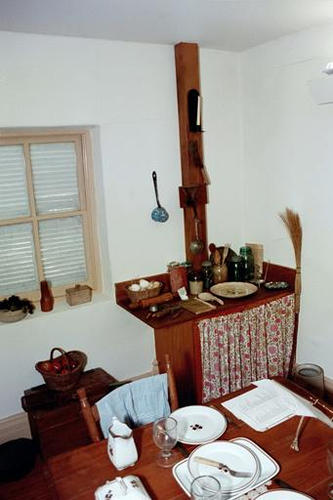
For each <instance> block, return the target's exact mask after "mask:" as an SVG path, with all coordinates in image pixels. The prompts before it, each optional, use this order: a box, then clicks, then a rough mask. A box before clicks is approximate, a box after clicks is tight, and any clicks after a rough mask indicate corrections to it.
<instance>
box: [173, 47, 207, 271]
mask: <svg viewBox="0 0 333 500" xmlns="http://www.w3.org/2000/svg"><path fill="white" fill-rule="evenodd" d="M175 59H176V77H177V95H178V116H179V138H180V152H181V166H182V186H181V187H180V203H181V207H182V208H183V209H184V233H185V251H186V259H187V260H190V261H191V262H192V263H193V267H194V269H198V268H200V266H201V262H202V261H203V260H206V259H207V227H206V207H205V203H207V190H206V178H205V171H204V168H203V147H202V132H201V112H200V106H201V101H202V100H201V98H200V99H199V101H198V102H199V104H198V116H200V122H199V123H198V124H197V129H198V130H197V131H191V130H190V123H189V119H190V114H191V113H190V112H189V100H190V99H191V98H192V97H193V95H194V96H195V93H194V92H193V91H194V90H195V91H196V93H197V95H199V96H200V73H199V48H198V45H197V44H195V43H179V44H178V45H176V46H175ZM189 93H190V98H189ZM192 115H193V113H192ZM191 128H192V130H193V126H192V127H191ZM194 128H195V127H194ZM193 205H195V207H194V206H193ZM195 214H196V215H197V218H198V219H199V220H200V224H199V225H198V228H199V238H200V240H201V241H202V242H203V244H204V249H203V251H202V252H201V253H199V254H197V255H193V254H192V253H191V250H190V244H191V241H194V240H195V239H196V238H197V237H196V230H195V222H194V218H195Z"/></svg>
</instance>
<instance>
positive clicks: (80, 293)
mask: <svg viewBox="0 0 333 500" xmlns="http://www.w3.org/2000/svg"><path fill="white" fill-rule="evenodd" d="M91 297H92V288H90V286H88V285H76V286H75V287H74V288H67V290H66V300H67V303H68V304H69V305H70V306H77V305H78V304H84V303H85V302H90V301H91Z"/></svg>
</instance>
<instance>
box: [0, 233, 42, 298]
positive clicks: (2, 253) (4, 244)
mask: <svg viewBox="0 0 333 500" xmlns="http://www.w3.org/2000/svg"><path fill="white" fill-rule="evenodd" d="M0 263H1V265H0V295H10V294H13V293H16V292H17V291H18V290H22V291H28V290H36V289H37V288H38V285H39V280H38V277H37V270H36V260H35V252H34V241H33V234H32V224H13V225H10V226H1V227H0Z"/></svg>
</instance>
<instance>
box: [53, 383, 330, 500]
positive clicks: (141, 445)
mask: <svg viewBox="0 0 333 500" xmlns="http://www.w3.org/2000/svg"><path fill="white" fill-rule="evenodd" d="M279 381H280V382H281V383H283V384H284V385H287V387H288V388H289V389H292V390H295V392H300V393H302V392H303V391H302V390H300V391H299V390H298V388H297V386H295V385H294V384H293V383H291V382H289V381H286V380H284V379H281V380H279ZM251 389H254V386H250V387H248V388H246V389H242V390H240V391H237V392H236V393H233V394H229V395H227V396H224V397H222V398H219V399H215V400H213V401H211V402H210V403H209V405H210V406H213V407H215V408H216V409H218V410H219V411H221V412H222V413H223V414H224V415H225V416H226V418H227V420H228V426H227V429H226V431H225V433H224V434H223V435H222V436H221V437H220V438H219V439H222V440H230V439H234V438H237V437H245V438H248V439H250V440H252V441H254V442H255V443H256V444H257V445H259V446H260V447H261V448H263V449H264V450H265V451H266V452H267V453H268V454H269V455H271V457H273V458H274V459H275V460H276V461H277V462H278V464H279V466H280V471H279V473H278V474H277V476H276V478H274V480H273V481H272V484H270V485H268V486H267V487H268V489H276V488H281V485H280V484H279V483H278V480H279V479H280V480H283V481H284V482H286V483H288V485H289V486H290V487H291V488H294V489H296V490H298V491H300V492H303V493H307V494H308V495H310V496H311V497H313V498H314V499H316V500H326V499H327V498H328V495H327V488H328V483H329V480H330V475H329V472H328V466H327V462H326V455H327V443H328V441H329V440H330V439H332V438H333V430H332V429H331V428H330V427H329V426H327V425H326V424H324V423H322V422H321V421H319V420H317V419H314V418H307V419H306V421H305V423H304V426H303V429H302V432H301V435H300V440H299V444H300V451H298V452H297V451H294V450H293V449H291V447H290V445H291V442H292V441H293V438H294V436H295V432H296V428H297V426H298V423H299V420H300V417H297V416H296V417H292V418H290V419H289V420H286V421H285V422H282V423H281V424H279V425H276V426H275V427H273V428H271V429H269V430H267V431H265V432H258V431H255V430H254V429H252V428H251V427H249V426H248V425H247V424H245V423H244V422H242V421H241V420H238V419H237V418H236V417H235V416H234V415H233V414H232V413H230V412H229V411H228V410H227V409H226V408H224V407H222V406H221V403H222V402H223V401H226V400H228V399H230V398H232V397H235V396H236V395H238V394H241V393H243V392H246V391H248V390H251ZM134 439H135V443H136V446H137V449H138V455H139V459H138V461H137V463H136V464H135V465H134V466H133V467H129V468H126V469H124V470H122V471H118V470H117V469H115V467H114V466H113V464H112V463H111V462H110V460H109V457H108V454H107V441H106V440H103V441H100V442H98V443H92V444H90V445H87V446H82V447H80V448H76V449H74V450H72V451H68V452H65V453H62V454H60V455H56V456H54V457H52V458H49V460H48V461H47V466H46V474H47V479H48V484H49V485H50V491H51V493H52V495H53V497H54V498H55V499H58V500H74V499H75V500H88V499H89V500H91V499H93V498H94V492H95V490H96V489H97V488H98V487H99V486H101V485H103V484H104V483H105V482H106V481H110V480H113V479H115V478H116V477H119V476H120V477H121V476H126V475H130V474H133V475H136V476H138V477H139V478H140V479H141V481H142V482H143V484H144V486H145V488H146V490H147V492H148V494H149V495H150V497H151V498H152V499H153V500H176V499H177V500H178V499H185V498H188V497H187V496H186V494H185V493H184V491H183V490H182V488H181V487H180V486H179V485H178V483H177V482H176V480H175V478H174V477H173V474H172V469H164V468H161V467H159V466H158V465H157V464H156V463H155V459H156V456H157V453H158V449H157V447H156V445H155V444H154V442H153V437H152V424H149V425H146V426H142V427H139V428H137V429H135V430H134ZM194 448H195V447H194V446H189V445H182V446H177V445H176V447H175V449H174V450H173V453H174V454H175V458H177V459H178V460H179V461H180V460H183V459H184V456H185V454H186V453H188V452H191V450H193V449H194ZM281 498H282V497H281Z"/></svg>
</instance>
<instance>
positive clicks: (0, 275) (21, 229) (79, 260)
mask: <svg viewBox="0 0 333 500" xmlns="http://www.w3.org/2000/svg"><path fill="white" fill-rule="evenodd" d="M85 141H86V139H85ZM85 141H84V140H83V138H82V136H80V135H78V134H76V135H75V134H69V136H68V137H67V136H66V135H62V136H59V138H58V136H54V137H53V136H51V137H50V136H45V137H44V136H41V137H37V140H36V137H35V136H31V137H29V136H26V137H25V136H23V137H22V138H21V137H20V138H18V139H17V140H15V138H10V139H9V141H8V143H5V142H6V140H5V139H3V138H2V137H0V295H1V296H8V295H11V294H20V292H26V291H27V292H32V293H33V294H35V295H36V294H37V293H38V292H39V283H40V281H42V280H47V281H49V283H50V285H51V287H52V289H53V291H56V292H57V293H55V295H61V294H64V290H65V288H67V287H68V286H70V285H74V284H77V283H81V284H83V283H87V284H90V285H91V286H93V287H94V284H95V280H96V273H95V268H94V262H95V261H94V258H93V257H94V253H93V250H94V248H93V243H92V241H93V238H92V227H91V226H92V224H91V213H90V212H89V203H88V202H87V193H88V195H89V192H90V191H89V190H90V188H91V186H90V185H89V180H88V179H87V178H86V171H87V169H85V168H84V161H87V160H84V159H86V157H87V155H86V152H85V151H84V149H83V148H84V144H86V142H85Z"/></svg>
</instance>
